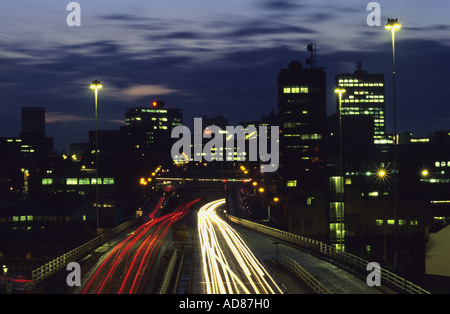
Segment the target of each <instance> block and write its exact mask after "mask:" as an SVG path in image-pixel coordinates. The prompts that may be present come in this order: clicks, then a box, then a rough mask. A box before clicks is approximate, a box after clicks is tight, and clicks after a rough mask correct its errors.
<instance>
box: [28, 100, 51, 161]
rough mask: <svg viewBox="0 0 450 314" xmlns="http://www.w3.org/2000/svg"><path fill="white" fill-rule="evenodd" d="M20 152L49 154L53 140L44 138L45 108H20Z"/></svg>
mask: <svg viewBox="0 0 450 314" xmlns="http://www.w3.org/2000/svg"><path fill="white" fill-rule="evenodd" d="M20 137H21V139H22V152H24V153H42V154H49V153H51V152H52V151H53V138H50V137H46V136H45V108H44V107H22V128H21V132H20Z"/></svg>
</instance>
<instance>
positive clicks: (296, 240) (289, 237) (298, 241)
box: [227, 215, 430, 294]
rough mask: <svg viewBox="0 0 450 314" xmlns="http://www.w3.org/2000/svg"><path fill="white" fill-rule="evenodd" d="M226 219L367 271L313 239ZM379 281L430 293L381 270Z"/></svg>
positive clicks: (363, 265) (412, 291)
mask: <svg viewBox="0 0 450 314" xmlns="http://www.w3.org/2000/svg"><path fill="white" fill-rule="evenodd" d="M227 219H229V220H230V221H232V222H233V223H236V224H239V225H242V226H244V227H247V228H250V229H253V230H255V231H258V232H261V233H264V234H266V235H268V236H272V237H274V238H277V239H279V240H281V241H284V242H289V243H292V244H295V245H298V246H301V247H304V248H307V249H310V250H312V251H315V252H318V253H320V254H322V255H324V256H327V257H329V258H331V259H333V260H335V261H338V262H340V263H342V264H344V265H347V266H349V267H351V268H352V269H354V270H357V271H360V272H364V271H367V265H368V264H369V263H370V262H369V261H367V260H364V259H362V258H360V257H358V256H355V255H352V254H349V253H347V252H344V251H341V250H339V249H336V248H335V247H333V246H330V245H328V244H325V243H323V242H320V241H317V240H314V239H309V238H306V237H303V236H301V235H298V234H294V233H290V232H286V231H283V230H279V229H275V228H272V227H269V226H265V225H262V224H259V223H256V222H252V221H248V220H245V219H241V218H238V217H234V216H231V215H227ZM381 279H383V280H384V281H386V282H387V283H388V284H389V285H390V286H391V287H393V288H394V289H397V290H399V291H401V292H405V293H410V294H429V293H430V292H428V291H427V290H425V289H423V288H422V287H419V286H417V285H415V284H414V283H412V282H410V281H408V280H406V279H404V278H402V277H400V276H398V275H396V274H394V273H392V272H390V271H388V270H385V269H381Z"/></svg>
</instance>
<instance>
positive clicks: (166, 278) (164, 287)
mask: <svg viewBox="0 0 450 314" xmlns="http://www.w3.org/2000/svg"><path fill="white" fill-rule="evenodd" d="M176 262H177V250H175V251H174V252H173V254H172V257H171V258H170V261H169V265H168V266H167V268H166V271H165V272H164V277H163V280H162V283H161V287H160V288H159V291H158V294H166V293H167V290H169V286H170V281H171V280H172V274H173V270H174V268H175V264H176Z"/></svg>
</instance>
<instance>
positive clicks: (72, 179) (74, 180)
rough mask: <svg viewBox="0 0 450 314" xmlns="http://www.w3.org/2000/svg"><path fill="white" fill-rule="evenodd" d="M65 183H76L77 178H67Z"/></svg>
mask: <svg viewBox="0 0 450 314" xmlns="http://www.w3.org/2000/svg"><path fill="white" fill-rule="evenodd" d="M66 184H67V185H78V179H77V178H67V179H66Z"/></svg>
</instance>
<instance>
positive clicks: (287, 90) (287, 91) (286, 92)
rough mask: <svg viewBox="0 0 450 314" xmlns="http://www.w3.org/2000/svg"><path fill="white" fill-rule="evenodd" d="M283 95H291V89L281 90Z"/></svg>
mask: <svg viewBox="0 0 450 314" xmlns="http://www.w3.org/2000/svg"><path fill="white" fill-rule="evenodd" d="M283 93H284V94H290V93H291V88H290V87H285V88H283Z"/></svg>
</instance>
